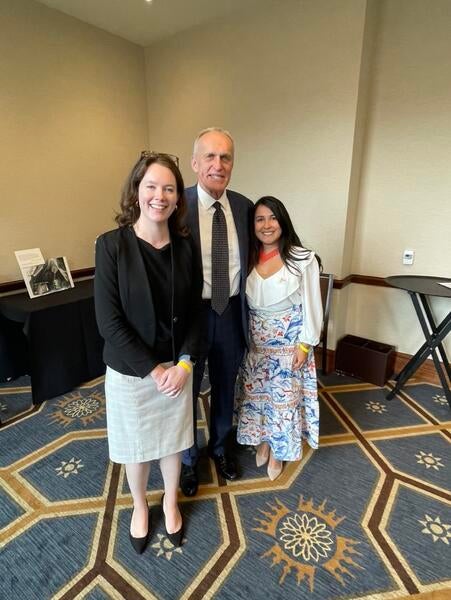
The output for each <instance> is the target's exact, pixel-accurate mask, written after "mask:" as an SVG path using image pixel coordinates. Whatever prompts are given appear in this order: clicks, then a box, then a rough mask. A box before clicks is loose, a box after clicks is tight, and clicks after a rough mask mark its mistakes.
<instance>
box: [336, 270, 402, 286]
mask: <svg viewBox="0 0 451 600" xmlns="http://www.w3.org/2000/svg"><path fill="white" fill-rule="evenodd" d="M350 283H360V284H362V285H374V286H376V287H391V285H390V284H389V283H387V282H386V281H385V279H384V277H373V276H372V275H358V274H357V273H351V275H346V277H345V278H344V279H334V289H336V290H341V289H342V288H344V287H346V286H347V285H349V284H350Z"/></svg>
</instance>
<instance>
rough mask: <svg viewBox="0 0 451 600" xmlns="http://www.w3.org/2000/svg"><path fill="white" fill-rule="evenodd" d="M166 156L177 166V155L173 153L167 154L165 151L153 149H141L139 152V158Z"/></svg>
mask: <svg viewBox="0 0 451 600" xmlns="http://www.w3.org/2000/svg"><path fill="white" fill-rule="evenodd" d="M159 157H162V158H168V159H169V160H172V162H173V163H175V164H176V165H177V167H178V166H179V157H178V156H175V154H167V153H166V152H155V151H154V150H143V151H142V152H141V158H159Z"/></svg>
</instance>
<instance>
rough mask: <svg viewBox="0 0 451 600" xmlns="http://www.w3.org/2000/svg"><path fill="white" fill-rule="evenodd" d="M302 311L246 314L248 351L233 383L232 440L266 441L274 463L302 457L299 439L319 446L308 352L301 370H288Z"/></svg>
mask: <svg viewBox="0 0 451 600" xmlns="http://www.w3.org/2000/svg"><path fill="white" fill-rule="evenodd" d="M302 319H303V314H302V307H300V306H293V307H292V308H290V309H288V310H285V311H282V312H276V313H274V312H265V311H254V310H251V311H250V312H249V327H250V330H249V333H250V348H249V351H248V353H247V355H246V357H245V359H244V362H243V365H242V367H241V369H240V373H239V376H238V383H237V397H236V407H235V408H236V417H237V421H238V429H237V439H238V442H239V443H240V444H245V445H250V446H257V445H259V444H260V443H261V442H268V443H269V445H270V446H271V449H272V452H273V454H274V457H275V458H276V459H278V460H285V461H294V460H299V459H300V458H301V456H302V441H303V439H305V440H306V441H307V442H308V444H309V445H310V446H311V447H312V448H318V429H319V405H318V392H317V383H316V369H315V359H314V354H313V349H311V350H310V352H309V354H308V356H307V360H306V361H305V362H304V364H303V366H302V367H301V369H297V370H293V369H292V360H293V354H294V351H295V348H296V345H297V344H298V343H299V341H298V340H299V332H300V329H301V327H302Z"/></svg>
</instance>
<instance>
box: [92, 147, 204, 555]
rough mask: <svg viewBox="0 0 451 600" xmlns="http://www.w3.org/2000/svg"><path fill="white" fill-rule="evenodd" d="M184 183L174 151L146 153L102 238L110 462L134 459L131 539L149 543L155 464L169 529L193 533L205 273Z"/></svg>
mask: <svg viewBox="0 0 451 600" xmlns="http://www.w3.org/2000/svg"><path fill="white" fill-rule="evenodd" d="M185 212H186V205H185V198H184V184H183V179H182V176H181V174H180V171H179V169H178V167H177V165H176V163H175V161H174V159H173V158H172V157H170V156H169V155H164V154H155V153H149V152H143V154H142V156H141V158H140V159H139V160H138V162H137V163H136V164H135V166H134V167H133V169H132V172H131V173H130V175H129V177H128V179H127V181H126V184H125V187H124V190H123V193H122V198H121V212H120V214H119V215H118V216H117V217H116V222H117V223H118V225H119V228H118V229H115V230H113V231H109V232H107V233H104V234H103V235H101V236H99V238H98V239H97V242H96V273H95V305H96V317H97V323H98V326H99V330H100V333H101V335H102V337H103V338H104V340H105V347H104V361H105V363H106V365H107V372H106V376H105V396H106V407H107V429H108V445H109V452H110V458H111V460H112V461H113V462H118V463H121V464H125V470H126V475H127V481H128V484H129V487H130V491H131V494H132V497H133V514H132V518H131V523H130V540H131V543H132V545H133V547H134V548H135V550H136V551H137V552H138V553H142V552H143V551H144V550H145V548H146V546H147V543H148V541H149V536H150V529H151V524H150V522H149V521H150V519H149V514H150V513H149V509H148V506H147V501H146V490H147V482H148V478H149V472H150V461H151V460H154V459H160V468H161V472H162V475H163V480H164V491H165V493H164V495H163V498H162V504H163V511H164V514H165V525H166V534H167V536H168V538H169V539H170V541H171V542H172V543H173V544H174V545H176V546H179V545H180V544H181V541H182V536H183V523H182V517H181V514H180V511H179V508H178V504H177V491H178V481H179V475H180V464H181V452H182V450H184V449H186V448H189V447H190V446H191V445H192V443H193V433H192V432H193V411H192V377H191V371H192V365H193V362H194V360H195V356H196V355H197V354H198V350H199V331H200V327H199V315H200V311H199V307H200V301H201V291H202V275H201V267H200V261H199V258H198V255H197V253H196V250H195V248H194V246H193V244H192V240H191V237H190V236H189V235H188V231H187V228H186V226H185V225H184V217H185Z"/></svg>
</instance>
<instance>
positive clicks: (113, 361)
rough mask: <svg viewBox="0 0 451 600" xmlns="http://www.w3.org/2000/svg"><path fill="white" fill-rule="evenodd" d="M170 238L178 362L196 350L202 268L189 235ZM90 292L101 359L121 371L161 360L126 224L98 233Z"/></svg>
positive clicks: (138, 371) (144, 368) (142, 371)
mask: <svg viewBox="0 0 451 600" xmlns="http://www.w3.org/2000/svg"><path fill="white" fill-rule="evenodd" d="M171 239H172V244H173V257H174V307H173V312H172V324H173V340H174V344H173V348H174V356H173V360H174V362H177V360H178V358H179V356H181V355H183V354H189V355H190V356H193V357H196V356H197V354H198V350H199V348H198V346H199V343H200V340H199V331H200V327H199V314H200V300H201V293H202V274H201V270H200V264H199V260H198V255H197V252H196V249H195V247H194V245H193V240H192V238H191V237H190V236H188V237H186V238H182V237H179V236H176V235H173V236H172V238H171ZM94 298H95V308H96V319H97V324H98V327H99V331H100V334H101V336H102V337H103V338H104V340H105V347H104V351H103V358H104V361H105V363H106V364H107V365H109V366H110V367H111V368H113V369H114V370H115V371H119V372H120V373H123V374H125V375H135V376H138V377H145V376H146V375H148V374H149V373H150V371H152V370H153V369H154V367H156V366H157V365H158V364H159V363H160V362H161V360H160V359H159V357H158V349H157V348H156V347H155V337H156V321H155V310H154V305H153V300H152V292H151V288H150V285H149V282H148V278H147V272H146V269H145V266H144V261H143V258H142V256H141V252H140V249H139V245H138V240H137V238H136V235H135V233H134V231H133V229H132V228H131V227H120V228H119V229H115V230H113V231H109V232H107V233H104V234H103V235H101V236H99V237H98V238H97V241H96V271H95V279H94Z"/></svg>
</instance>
